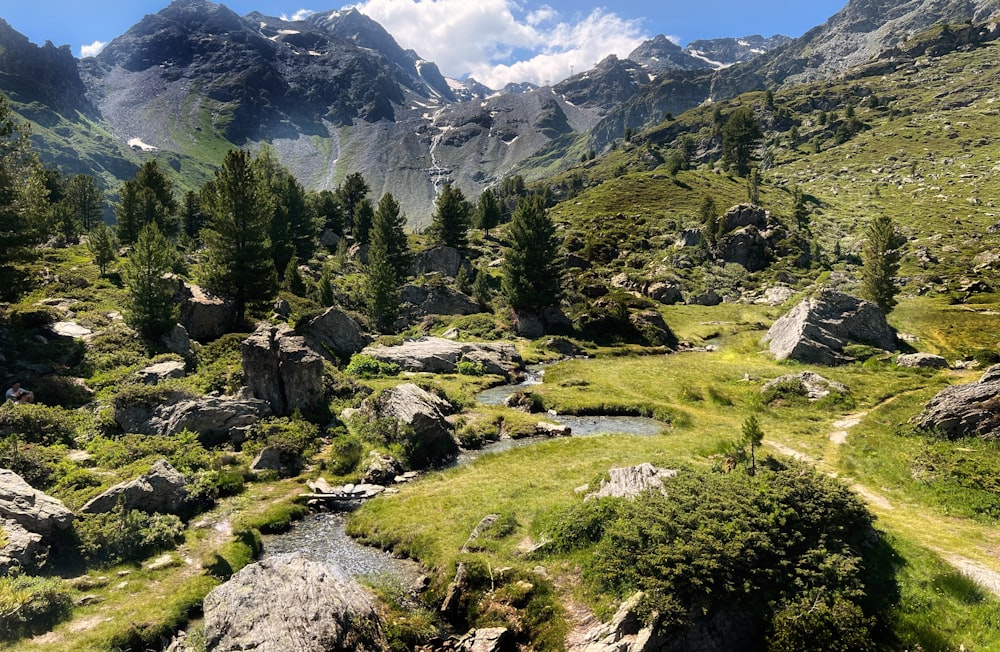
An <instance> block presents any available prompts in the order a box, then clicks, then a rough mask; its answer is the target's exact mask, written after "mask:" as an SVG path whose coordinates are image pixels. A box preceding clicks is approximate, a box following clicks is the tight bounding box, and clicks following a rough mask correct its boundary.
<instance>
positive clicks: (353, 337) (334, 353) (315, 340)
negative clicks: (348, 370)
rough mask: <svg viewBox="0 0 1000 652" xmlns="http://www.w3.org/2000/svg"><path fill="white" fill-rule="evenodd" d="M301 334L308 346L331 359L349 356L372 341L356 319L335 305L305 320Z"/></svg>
mask: <svg viewBox="0 0 1000 652" xmlns="http://www.w3.org/2000/svg"><path fill="white" fill-rule="evenodd" d="M303 334H304V336H305V338H306V342H308V343H309V346H310V348H312V349H313V350H314V351H316V352H318V353H321V354H325V355H328V357H329V358H331V359H335V358H350V357H351V356H352V355H354V354H355V353H357V352H358V351H360V350H361V349H363V348H365V347H366V346H368V345H369V344H371V341H372V338H371V336H370V335H368V334H367V333H365V331H364V329H363V328H362V327H361V324H359V323H358V322H357V320H355V319H354V318H353V317H351V316H350V315H349V314H347V313H346V312H344V310H342V309H341V308H338V307H336V306H333V307H331V308H327V309H326V310H325V311H324V312H323V314H321V315H319V316H317V317H313V318H312V319H310V320H309V321H308V322H306V324H305V327H304V328H303Z"/></svg>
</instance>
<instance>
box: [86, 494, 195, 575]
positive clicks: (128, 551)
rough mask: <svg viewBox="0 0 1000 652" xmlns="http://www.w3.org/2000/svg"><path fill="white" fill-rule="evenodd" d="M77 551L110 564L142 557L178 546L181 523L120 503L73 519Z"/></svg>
mask: <svg viewBox="0 0 1000 652" xmlns="http://www.w3.org/2000/svg"><path fill="white" fill-rule="evenodd" d="M76 533H77V536H78V537H79V539H80V552H81V553H82V554H83V556H84V557H85V558H86V559H88V560H89V561H91V562H96V563H100V564H106V565H109V566H113V565H115V564H121V563H124V562H127V561H134V560H138V559H144V558H146V557H148V556H149V555H152V554H154V553H157V552H161V551H163V550H169V549H171V548H173V547H174V546H175V545H177V544H178V543H179V542H180V540H181V538H182V536H183V533H184V525H183V524H182V523H181V520H180V519H179V518H177V516H175V515H173V514H159V513H153V514H147V513H145V512H140V511H138V510H125V509H124V508H123V507H122V506H121V505H118V506H117V507H115V509H113V510H111V511H110V512H106V513H104V514H94V515H91V516H85V517H83V518H82V519H80V520H78V521H77V522H76Z"/></svg>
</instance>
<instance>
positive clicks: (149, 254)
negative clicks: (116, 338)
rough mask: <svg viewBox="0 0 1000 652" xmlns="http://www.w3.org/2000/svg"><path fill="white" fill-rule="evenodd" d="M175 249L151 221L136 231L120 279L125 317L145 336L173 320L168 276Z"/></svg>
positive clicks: (174, 312)
mask: <svg viewBox="0 0 1000 652" xmlns="http://www.w3.org/2000/svg"><path fill="white" fill-rule="evenodd" d="M176 258H177V252H176V251H175V250H174V247H173V245H172V244H171V243H170V241H169V240H168V239H167V238H166V236H164V235H163V234H162V233H160V230H159V228H157V226H156V223H155V222H150V223H149V224H147V225H146V226H144V227H143V228H142V230H141V231H139V236H138V237H137V238H136V241H135V245H134V247H133V248H132V253H131V254H130V255H129V257H128V259H127V260H126V261H125V265H124V268H123V270H122V278H123V279H124V281H125V285H126V287H127V288H128V300H127V304H126V311H125V318H126V321H127V322H128V324H129V325H130V326H132V327H133V328H135V329H136V330H137V331H139V332H140V333H142V334H143V335H145V336H146V337H149V338H155V337H159V336H160V335H163V334H164V333H167V332H168V331H169V330H170V329H171V328H173V327H174V324H175V323H176V322H177V310H178V307H177V305H176V304H175V303H174V299H173V297H174V281H173V280H171V278H170V277H169V276H168V273H169V272H170V271H171V269H172V268H173V264H174V261H175V260H176Z"/></svg>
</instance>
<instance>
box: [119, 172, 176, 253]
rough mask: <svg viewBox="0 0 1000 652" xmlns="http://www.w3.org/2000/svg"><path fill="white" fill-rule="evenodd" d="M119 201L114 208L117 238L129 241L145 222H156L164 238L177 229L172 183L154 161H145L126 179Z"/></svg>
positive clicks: (173, 234) (136, 234) (123, 241)
mask: <svg viewBox="0 0 1000 652" xmlns="http://www.w3.org/2000/svg"><path fill="white" fill-rule="evenodd" d="M119 196H120V197H121V201H120V202H119V203H118V205H117V206H116V207H115V217H116V218H117V220H118V239H119V240H121V241H122V243H123V244H132V243H133V242H135V240H136V238H138V237H139V232H140V231H141V230H142V228H143V227H144V226H146V225H147V224H156V226H157V228H158V229H159V230H160V232H161V233H163V234H164V235H165V236H167V237H174V236H176V235H177V233H178V231H179V224H178V220H177V200H176V199H175V198H174V186H173V182H171V181H170V178H169V177H167V176H166V175H165V174H164V173H163V171H162V170H160V166H159V165H157V163H156V161H149V162H147V163H144V164H143V165H142V167H141V168H139V171H138V172H137V173H136V175H135V177H133V178H132V179H130V180H128V181H126V182H125V183H124V184H123V185H122V187H121V190H120V191H119Z"/></svg>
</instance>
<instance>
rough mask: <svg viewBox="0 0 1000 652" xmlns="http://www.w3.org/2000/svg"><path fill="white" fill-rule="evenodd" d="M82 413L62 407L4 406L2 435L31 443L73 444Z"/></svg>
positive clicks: (0, 422)
mask: <svg viewBox="0 0 1000 652" xmlns="http://www.w3.org/2000/svg"><path fill="white" fill-rule="evenodd" d="M80 422H81V416H80V415H79V414H78V413H76V412H74V411H72V410H67V409H65V408H61V407H50V406H48V405H38V404H21V403H13V402H10V401H7V402H5V403H4V404H3V405H2V406H0V436H3V437H7V436H10V435H17V437H18V438H19V439H20V440H21V441H24V442H28V443H31V444H44V445H51V444H67V445H69V444H72V443H73V436H74V434H75V433H76V428H77V426H78V425H79V424H80Z"/></svg>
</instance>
